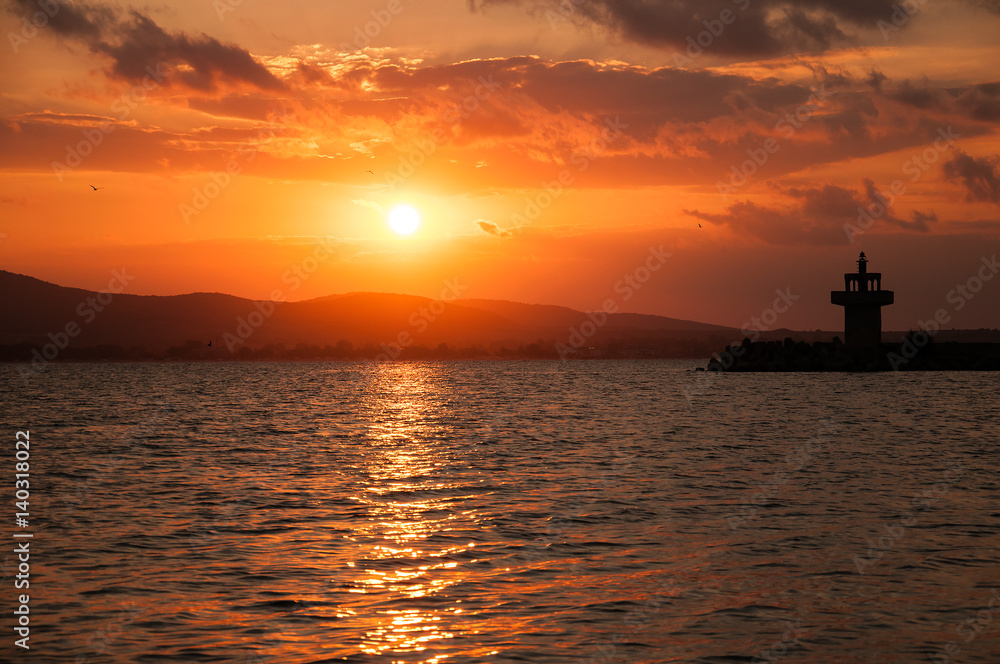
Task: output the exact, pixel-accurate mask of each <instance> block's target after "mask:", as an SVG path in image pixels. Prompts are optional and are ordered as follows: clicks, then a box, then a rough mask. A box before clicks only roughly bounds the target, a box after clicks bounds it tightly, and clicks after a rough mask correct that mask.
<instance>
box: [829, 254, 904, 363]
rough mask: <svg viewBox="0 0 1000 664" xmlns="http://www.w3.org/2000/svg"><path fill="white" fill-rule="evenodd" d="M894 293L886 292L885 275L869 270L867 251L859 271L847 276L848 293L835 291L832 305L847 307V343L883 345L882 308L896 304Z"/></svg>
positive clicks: (845, 287) (867, 346) (859, 262)
mask: <svg viewBox="0 0 1000 664" xmlns="http://www.w3.org/2000/svg"><path fill="white" fill-rule="evenodd" d="M892 295H893V294H892V291H887V290H882V273H881V272H869V271H868V259H867V258H865V252H863V251H862V252H861V256H860V257H859V258H858V271H857V273H855V274H850V273H848V274H845V275H844V290H842V291H831V292H830V302H832V303H833V304H837V305H840V306H842V307H844V337H845V339H844V343H845V344H847V345H848V346H851V347H854V348H878V345H879V344H880V343H881V342H882V307H884V306H886V305H889V304H892Z"/></svg>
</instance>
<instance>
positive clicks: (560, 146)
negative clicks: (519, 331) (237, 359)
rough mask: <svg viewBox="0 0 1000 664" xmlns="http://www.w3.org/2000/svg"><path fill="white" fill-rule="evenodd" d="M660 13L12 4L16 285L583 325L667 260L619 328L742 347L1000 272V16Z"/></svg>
mask: <svg viewBox="0 0 1000 664" xmlns="http://www.w3.org/2000/svg"><path fill="white" fill-rule="evenodd" d="M641 4H642V8H641V9H637V11H636V12H635V13H629V12H628V11H626V10H625V9H624V8H623V5H622V4H621V3H615V2H611V1H610V0H593V1H590V0H588V2H584V3H576V2H573V3H565V2H563V3H559V2H556V1H555V0H516V1H513V2H500V1H499V0H477V1H476V2H473V3H459V2H446V1H445V0H433V1H431V2H426V3H412V4H411V3H405V2H404V3H399V4H396V3H393V8H394V9H397V10H398V11H396V12H393V11H390V9H389V8H387V5H386V3H385V2H378V1H375V0H371V1H368V2H359V3H327V4H325V5H323V6H320V7H317V6H314V5H313V4H310V3H305V2H302V1H301V0H292V1H291V3H290V4H288V3H285V4H280V5H278V4H275V3H266V2H265V3H257V4H248V3H237V2H229V1H228V0H225V1H222V2H217V3H215V4H211V3H210V4H207V5H206V4H205V3H202V2H193V1H192V0H175V1H173V2H171V3H169V7H167V6H163V7H160V6H156V7H145V6H140V5H133V4H129V3H128V2H127V1H125V0H122V2H119V3H116V4H114V5H111V6H109V8H107V9H106V10H105V9H104V8H103V7H104V6H103V5H98V4H94V3H91V2H89V0H86V1H83V2H78V3H75V4H73V10H72V11H63V12H60V13H57V14H56V15H55V16H53V17H51V18H46V19H45V22H44V25H41V27H34V26H32V28H31V29H30V30H29V29H27V28H25V25H26V24H25V23H24V21H23V20H22V19H25V17H31V16H33V15H34V13H35V12H37V11H39V10H38V5H37V3H36V2H34V1H33V0H12V1H11V2H10V3H8V8H7V9H8V10H7V11H4V12H2V13H0V28H2V30H3V34H5V35H11V37H10V38H9V39H8V40H7V41H8V42H9V43H7V44H6V45H5V48H4V49H3V55H2V56H0V57H2V60H3V61H2V64H3V69H2V71H3V72H4V73H3V77H4V86H3V93H2V95H0V168H2V169H3V171H4V177H3V179H2V181H0V260H2V264H3V267H4V268H5V269H7V270H10V271H13V272H18V273H22V274H28V275H30V276H34V277H37V278H40V279H44V280H47V281H51V282H54V283H58V284H62V285H66V286H74V287H82V288H92V289H99V288H101V287H103V285H104V284H105V283H106V282H107V281H108V278H109V274H110V271H111V270H113V269H120V268H122V267H123V266H125V267H128V268H129V269H130V270H131V271H132V272H133V273H135V275H136V278H135V281H134V282H133V283H131V284H130V285H129V292H133V293H137V294H180V293H187V292H197V291H216V292H224V293H231V294H233V295H237V296H241V297H251V298H267V297H269V294H270V293H271V292H272V291H273V290H274V289H275V288H276V287H277V286H280V285H281V275H282V274H284V273H285V272H286V271H287V270H289V269H290V268H292V267H293V266H294V265H297V264H298V263H300V262H301V261H302V260H304V259H305V257H307V256H310V255H311V254H312V253H313V251H314V249H315V247H316V246H317V244H323V246H327V245H336V247H337V250H336V251H335V252H331V254H330V256H331V257H330V258H329V259H328V260H326V261H324V262H323V263H322V264H321V265H320V266H319V267H318V269H317V270H316V271H315V273H313V274H311V276H310V279H308V280H307V281H305V280H304V281H302V283H301V288H300V289H297V290H296V292H295V293H293V294H291V295H290V296H291V297H292V298H293V299H308V298H313V297H320V296H325V295H330V294H334V293H343V292H356V291H366V292H399V293H410V294H415V295H425V296H434V294H435V293H436V292H439V291H440V290H441V288H442V284H443V283H445V281H446V280H448V279H454V278H461V279H462V281H463V283H468V284H469V291H468V293H467V295H468V296H469V297H476V298H490V299H507V300H514V301H520V302H530V303H551V304H560V305H566V306H570V307H574V308H577V309H580V310H592V309H595V308H599V307H600V304H601V302H602V301H604V300H605V299H607V298H608V297H611V296H613V295H614V285H615V284H616V283H617V282H618V280H620V279H621V278H622V275H626V274H629V273H631V272H633V271H634V270H636V269H637V267H638V266H639V265H641V262H642V261H643V260H644V258H643V257H644V256H646V255H647V253H648V251H649V249H650V248H651V247H653V248H657V247H660V246H661V245H662V246H663V247H664V251H666V252H669V253H671V254H672V259H671V260H670V261H669V262H668V263H667V264H666V265H665V267H664V269H663V270H661V271H659V272H658V273H657V274H656V276H655V277H654V278H653V279H651V280H650V281H649V282H648V283H647V284H644V285H643V287H642V288H641V289H636V290H635V293H634V297H632V298H630V299H629V301H628V302H625V303H622V305H623V310H624V311H629V312H638V313H655V314H660V315H666V316H674V317H678V318H682V319H687V320H698V321H705V322H709V323H714V324H725V325H732V326H737V327H738V326H740V325H742V324H743V323H744V322H745V321H747V320H749V319H750V318H752V317H753V316H757V315H759V314H760V313H761V311H763V310H765V309H766V308H767V306H768V303H769V302H770V300H772V299H773V293H774V291H775V290H776V289H782V288H792V289H793V291H794V293H795V294H796V295H797V296H799V297H800V299H799V300H798V301H797V303H796V305H795V306H794V307H792V308H791V309H790V310H789V311H788V312H787V313H786V314H783V315H782V317H781V320H780V321H778V322H777V323H776V325H777V326H778V327H788V328H791V329H814V328H824V329H835V328H836V327H837V326H838V325H839V313H838V311H837V310H836V309H835V308H834V307H831V306H830V305H829V303H828V302H826V299H827V297H826V295H825V293H826V292H827V291H829V290H830V289H831V288H832V287H834V286H836V284H835V283H831V279H832V280H834V281H835V280H836V278H837V277H836V275H837V274H838V273H841V272H842V271H843V269H842V266H843V265H844V263H845V262H847V263H850V261H851V260H852V259H853V257H855V256H856V255H857V253H858V251H860V250H864V251H867V252H868V254H869V255H870V256H871V257H872V259H873V260H876V261H878V264H879V266H880V269H881V270H882V271H883V272H884V273H885V274H886V275H887V280H890V281H889V282H887V287H891V288H894V289H896V291H897V292H898V293H899V294H900V296H899V298H898V301H897V303H896V305H894V306H893V307H892V308H891V310H887V311H886V326H887V327H888V328H890V329H907V328H909V327H913V326H915V324H916V322H917V321H919V320H922V319H924V318H926V317H927V316H928V315H931V314H933V312H934V311H935V310H936V309H937V308H939V307H940V306H942V302H944V301H945V299H946V297H947V293H948V292H949V290H950V289H952V288H954V287H955V285H956V284H961V283H964V282H965V281H966V280H967V279H969V278H970V276H971V275H973V274H974V272H975V270H976V269H977V267H976V266H977V265H979V264H980V262H981V260H982V258H983V256H984V252H989V253H986V256H987V257H989V256H990V255H992V249H991V248H995V247H997V246H1000V243H998V239H1000V193H998V192H1000V140H998V133H997V130H998V125H1000V112H998V111H997V109H998V108H1000V87H998V82H997V78H996V76H997V75H996V72H995V68H994V67H993V64H992V63H995V62H997V61H1000V42H997V40H996V34H998V31H1000V14H998V12H997V11H996V10H995V8H992V9H991V8H990V7H988V6H987V5H986V4H984V3H981V2H978V1H975V0H949V2H945V3H918V5H919V6H917V7H916V9H914V10H913V11H912V12H905V11H903V10H901V9H899V7H900V5H898V3H893V2H890V1H889V0H879V1H878V2H869V3H849V4H848V5H844V6H841V5H840V4H837V3H820V4H818V5H813V4H809V8H808V10H803V11H804V12H805V13H803V14H801V15H799V14H794V12H793V13H791V14H790V13H788V11H791V10H788V11H786V9H787V6H786V5H785V4H782V3H780V2H777V0H766V1H764V2H760V3H756V2H755V3H750V2H744V1H743V0H713V2H711V3H709V4H708V5H706V4H704V3H694V2H681V3H641ZM900 12H902V13H900ZM793 14H794V16H793ZM25 20H26V19H25ZM39 20H40V19H39ZM28 25H30V21H29V23H28ZM400 204H405V205H408V206H411V207H412V208H413V209H414V210H419V211H420V212H421V213H422V214H423V216H424V222H423V226H422V227H421V229H420V232H417V231H416V226H417V225H419V224H415V222H414V221H413V213H411V212H406V213H404V212H403V210H404V208H401V207H400V208H395V206H397V205H400ZM394 209H396V210H398V211H396V212H393V210H394ZM432 210H433V227H432V229H431V227H430V226H428V220H429V219H430V217H428V216H427V215H428V214H429V211H432ZM403 217H407V219H406V220H404V219H403ZM137 219H141V223H136V220H137ZM431 230H433V232H431ZM400 235H410V236H411V238H412V240H413V241H408V242H403V243H401V242H395V241H393V240H398V239H400V237H399V236H400ZM418 249H419V252H418V253H414V252H415V250H418ZM403 263H405V264H406V269H405V270H401V269H400V266H401V265H402V264H403ZM929 265H933V270H928V269H927V266H929ZM831 275H833V276H832V277H831ZM501 277H502V278H501ZM994 283H997V282H994ZM996 310H1000V288H998V287H996V286H994V285H992V284H991V285H990V286H989V287H988V288H984V289H983V291H982V293H981V294H980V295H978V296H977V297H976V298H975V299H973V300H970V302H969V305H968V306H967V307H964V308H963V310H962V311H959V312H955V313H956V315H955V317H954V323H953V324H954V325H955V326H957V327H967V328H975V327H992V326H995V325H996V319H995V317H994V316H993V315H992V313H991V312H993V311H996Z"/></svg>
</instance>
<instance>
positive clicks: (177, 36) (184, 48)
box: [11, 0, 284, 91]
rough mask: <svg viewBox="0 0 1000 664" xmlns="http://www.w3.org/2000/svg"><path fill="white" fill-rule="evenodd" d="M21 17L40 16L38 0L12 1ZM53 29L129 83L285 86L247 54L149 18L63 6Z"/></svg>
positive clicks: (104, 9) (135, 13) (109, 8)
mask: <svg viewBox="0 0 1000 664" xmlns="http://www.w3.org/2000/svg"><path fill="white" fill-rule="evenodd" d="M11 9H12V10H14V11H15V12H16V13H20V14H28V15H30V14H32V13H34V12H36V11H37V10H38V6H37V3H36V1H35V0H12V6H11ZM49 26H50V27H51V29H52V31H53V32H55V33H56V34H58V35H60V36H63V37H67V38H70V39H76V40H80V41H82V42H83V43H85V44H86V45H87V47H88V48H89V49H90V51H91V52H93V53H99V54H102V55H105V56H107V57H109V58H110V59H111V68H110V72H109V73H110V75H111V76H113V77H115V78H118V79H122V80H125V81H129V82H139V81H143V80H144V79H149V78H150V77H152V78H153V79H154V80H156V82H157V83H160V82H161V79H166V80H167V82H168V83H169V82H180V83H182V84H184V85H186V86H187V87H189V88H191V89H193V90H199V91H213V90H216V89H217V88H218V87H219V85H220V84H222V83H227V84H246V85H250V86H253V87H256V88H258V89H261V90H278V89H281V88H283V87H284V86H283V84H282V82H281V81H280V80H278V79H277V78H276V77H275V76H274V75H273V74H272V73H271V72H270V71H269V70H268V69H267V68H266V67H264V65H262V64H261V63H259V62H258V61H257V60H255V59H254V58H253V56H251V55H250V53H248V52H247V51H246V50H245V49H243V48H241V47H239V46H236V45H234V44H223V43H222V42H220V41H219V40H217V39H215V38H214V37H209V36H208V35H205V34H202V35H196V36H192V35H188V34H186V33H184V32H174V33H169V32H167V31H166V30H164V29H163V28H161V27H160V26H159V25H157V24H156V22H155V21H153V19H151V18H150V17H149V16H147V15H146V14H143V13H142V12H140V11H138V10H135V9H128V10H123V9H120V8H118V7H112V6H110V5H101V4H93V3H87V2H74V3H59V11H58V12H56V13H55V15H53V16H52V17H51V20H50V21H49Z"/></svg>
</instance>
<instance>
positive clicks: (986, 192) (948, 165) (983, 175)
mask: <svg viewBox="0 0 1000 664" xmlns="http://www.w3.org/2000/svg"><path fill="white" fill-rule="evenodd" d="M943 168H944V175H945V177H947V178H948V179H949V180H953V181H959V182H961V183H962V185H964V186H965V191H966V199H967V200H968V201H970V202H971V201H991V202H993V203H998V204H1000V155H992V156H990V157H981V158H978V159H977V158H976V157H972V156H969V155H967V154H965V153H964V152H962V151H961V150H959V151H957V154H955V156H954V157H952V158H951V159H950V160H948V161H946V162H945V163H944V166H943Z"/></svg>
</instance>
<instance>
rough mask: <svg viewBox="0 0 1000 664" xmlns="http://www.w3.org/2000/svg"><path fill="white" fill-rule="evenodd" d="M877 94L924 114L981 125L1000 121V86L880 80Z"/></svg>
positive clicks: (998, 84) (995, 84) (994, 84)
mask: <svg viewBox="0 0 1000 664" xmlns="http://www.w3.org/2000/svg"><path fill="white" fill-rule="evenodd" d="M876 80H877V85H876V86H873V87H875V89H876V91H877V92H879V93H881V94H882V95H883V96H884V97H886V98H888V99H893V100H895V101H897V102H900V103H903V104H906V105H907V106H911V107H914V108H918V109H920V110H922V111H929V112H933V111H938V112H944V113H956V114H960V115H963V116H965V117H968V118H970V119H972V120H978V121H981V122H1000V83H977V84H973V85H967V86H963V87H956V88H941V87H934V86H932V85H931V84H930V83H929V82H928V81H926V80H925V81H921V82H919V83H913V82H912V81H909V80H903V81H899V82H896V83H893V84H891V85H890V84H888V83H884V81H885V80H886V79H885V78H884V77H882V78H881V79H876Z"/></svg>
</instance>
